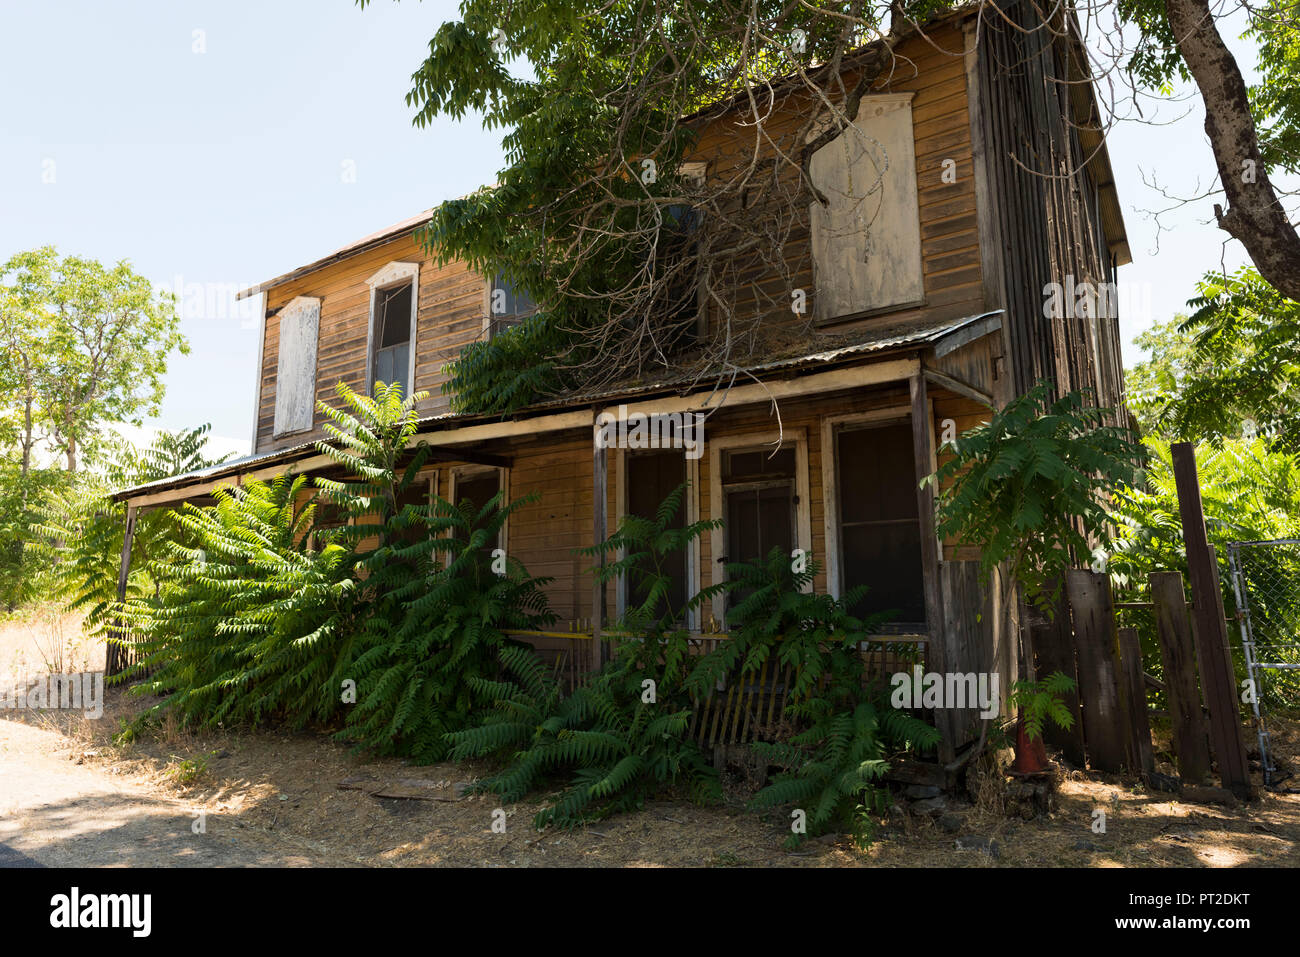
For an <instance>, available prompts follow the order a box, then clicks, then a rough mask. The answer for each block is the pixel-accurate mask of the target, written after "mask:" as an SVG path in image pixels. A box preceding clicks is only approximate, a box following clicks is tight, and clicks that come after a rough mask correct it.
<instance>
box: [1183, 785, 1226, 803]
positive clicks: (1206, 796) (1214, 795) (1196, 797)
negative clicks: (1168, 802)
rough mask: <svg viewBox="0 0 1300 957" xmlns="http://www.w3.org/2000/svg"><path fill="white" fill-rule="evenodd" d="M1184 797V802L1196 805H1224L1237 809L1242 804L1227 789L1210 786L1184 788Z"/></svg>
mask: <svg viewBox="0 0 1300 957" xmlns="http://www.w3.org/2000/svg"><path fill="white" fill-rule="evenodd" d="M1182 797H1183V800H1184V801H1192V802H1194V803H1196V804H1222V805H1224V806H1226V807H1236V806H1237V805H1238V803H1240V802H1238V800H1237V796H1236V795H1235V794H1233V793H1232V792H1231V791H1229V790H1227V789H1226V788H1215V787H1208V786H1205V787H1191V788H1183V791H1182Z"/></svg>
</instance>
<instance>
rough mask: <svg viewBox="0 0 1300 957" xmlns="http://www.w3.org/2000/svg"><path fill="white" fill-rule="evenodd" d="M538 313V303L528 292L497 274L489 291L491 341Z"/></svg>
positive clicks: (488, 326)
mask: <svg viewBox="0 0 1300 957" xmlns="http://www.w3.org/2000/svg"><path fill="white" fill-rule="evenodd" d="M536 311H537V303H535V302H533V298H532V297H531V296H530V295H528V293H527V292H525V291H524V290H523V289H522V288H520V287H518V286H516V285H515V284H514V283H512V282H511V281H510V280H509V279H507V278H506V277H505V276H503V275H502V274H501V273H497V275H496V278H495V279H493V280H492V285H491V287H489V289H488V323H487V337H488V338H489V339H491V338H493V337H494V336H498V335H500V334H501V333H502V332H504V331H505V330H507V329H509V328H511V327H512V326H517V325H519V323H521V322H523V321H524V320H525V319H527V318H528V317H529V316H531V315H532V314H533V313H535V312H536Z"/></svg>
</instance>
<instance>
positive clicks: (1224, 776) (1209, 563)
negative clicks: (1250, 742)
mask: <svg viewBox="0 0 1300 957" xmlns="http://www.w3.org/2000/svg"><path fill="white" fill-rule="evenodd" d="M1170 451H1171V453H1172V455H1173V460H1174V484H1175V486H1176V488H1177V490H1178V512H1179V515H1180V517H1181V518H1182V523H1183V543H1184V544H1185V546H1186V548H1187V571H1188V577H1189V578H1190V579H1191V585H1192V602H1193V605H1192V621H1193V622H1194V624H1195V628H1194V629H1193V635H1194V637H1195V640H1196V657H1197V659H1198V661H1199V662H1200V666H1201V691H1202V692H1203V693H1204V695H1205V706H1206V707H1207V708H1208V709H1209V711H1210V742H1211V743H1212V744H1213V745H1214V757H1215V760H1216V761H1217V762H1218V765H1219V778H1220V780H1221V781H1222V782H1223V786H1224V787H1225V788H1227V789H1228V790H1229V791H1232V792H1233V793H1234V794H1236V795H1237V796H1238V797H1242V798H1244V797H1249V795H1250V766H1249V764H1247V762H1246V745H1245V742H1243V741H1242V737H1241V713H1240V711H1239V710H1238V703H1237V694H1236V683H1235V682H1234V681H1233V675H1232V665H1231V660H1230V658H1229V656H1228V622H1227V617H1226V615H1225V614H1224V610H1223V592H1222V591H1220V589H1219V570H1218V568H1217V567H1215V562H1214V553H1213V552H1212V551H1211V549H1210V543H1209V539H1208V538H1207V537H1206V534H1205V513H1204V511H1203V509H1202V507H1201V485H1200V481H1199V479H1198V478H1197V475H1196V453H1195V452H1194V451H1193V449H1192V445H1191V443H1190V442H1175V443H1174V444H1173V445H1172V446H1171V447H1170Z"/></svg>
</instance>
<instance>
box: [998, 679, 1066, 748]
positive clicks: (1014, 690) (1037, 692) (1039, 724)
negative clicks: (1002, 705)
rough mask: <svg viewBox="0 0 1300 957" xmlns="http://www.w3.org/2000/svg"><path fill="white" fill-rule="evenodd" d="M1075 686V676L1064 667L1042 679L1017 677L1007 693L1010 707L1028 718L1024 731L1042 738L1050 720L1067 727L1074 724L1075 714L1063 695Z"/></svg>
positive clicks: (1009, 709) (1012, 710)
mask: <svg viewBox="0 0 1300 957" xmlns="http://www.w3.org/2000/svg"><path fill="white" fill-rule="evenodd" d="M1074 688H1075V683H1074V679H1073V678H1070V677H1068V676H1067V675H1066V674H1065V673H1064V672H1062V671H1055V672H1053V673H1052V674H1050V675H1048V676H1047V677H1046V678H1042V679H1040V680H1039V681H1017V682H1015V683H1014V684H1013V685H1012V686H1011V691H1010V693H1009V694H1008V695H1007V710H1008V711H1009V712H1011V713H1013V714H1014V713H1015V712H1017V711H1019V712H1020V714H1021V715H1022V716H1023V717H1024V719H1025V734H1027V735H1029V737H1031V738H1035V739H1036V738H1041V737H1042V736H1043V728H1045V727H1046V726H1047V722H1048V721H1051V722H1052V723H1053V724H1055V725H1057V726H1058V727H1061V728H1065V729H1067V730H1068V729H1070V728H1072V727H1074V715H1073V714H1071V713H1070V709H1069V708H1067V707H1066V706H1065V702H1064V701H1063V700H1062V698H1063V696H1065V695H1067V694H1069V693H1070V692H1071V691H1073V690H1074Z"/></svg>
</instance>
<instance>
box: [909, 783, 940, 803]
mask: <svg viewBox="0 0 1300 957" xmlns="http://www.w3.org/2000/svg"><path fill="white" fill-rule="evenodd" d="M942 793H943V789H942V788H937V787H935V786H934V785H933V784H909V785H908V786H907V787H905V788H903V797H905V798H909V799H911V800H913V801H922V800H924V799H926V798H936V797H938V796H939V795H940V794H942Z"/></svg>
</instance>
